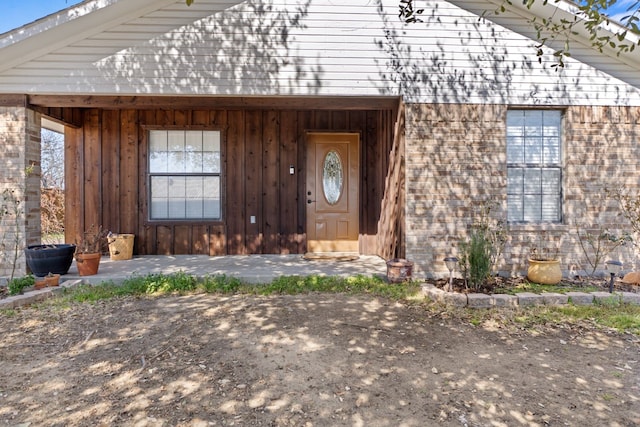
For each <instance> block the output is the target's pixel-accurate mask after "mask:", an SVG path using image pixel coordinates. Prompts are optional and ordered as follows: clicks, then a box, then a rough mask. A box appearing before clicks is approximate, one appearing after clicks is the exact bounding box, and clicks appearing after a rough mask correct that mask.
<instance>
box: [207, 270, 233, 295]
mask: <svg viewBox="0 0 640 427" xmlns="http://www.w3.org/2000/svg"><path fill="white" fill-rule="evenodd" d="M241 286H242V282H241V281H240V279H237V278H235V277H229V276H227V275H224V274H222V275H219V276H213V277H205V279H204V280H203V282H202V288H203V289H204V291H205V292H209V293H216V292H218V293H223V294H232V293H235V292H238V291H239V290H240V287H241Z"/></svg>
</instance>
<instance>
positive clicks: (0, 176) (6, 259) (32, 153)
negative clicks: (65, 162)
mask: <svg viewBox="0 0 640 427" xmlns="http://www.w3.org/2000/svg"><path fill="white" fill-rule="evenodd" d="M40 119H41V117H40V114H39V113H36V112H34V111H32V110H29V109H27V108H25V107H0V135H2V138H3V141H2V142H3V147H2V151H0V161H1V164H2V168H1V169H0V191H3V190H5V189H9V190H10V191H14V192H15V194H16V196H17V197H18V199H19V200H20V201H21V203H20V208H19V215H18V217H17V218H16V217H15V216H14V215H10V214H9V215H6V216H5V217H4V218H3V221H2V222H1V223H0V240H1V243H3V244H4V256H0V260H1V262H0V277H3V278H6V277H8V276H9V275H10V274H11V272H12V269H13V256H12V255H11V253H12V252H13V251H12V249H13V248H14V247H15V243H14V242H16V238H17V241H18V242H19V253H18V255H19V257H18V262H17V264H16V269H15V275H16V276H20V275H23V274H25V273H26V263H25V260H24V254H23V251H22V248H24V246H25V245H27V244H34V243H38V242H40V230H41V228H40ZM31 165H33V169H32V171H31V173H30V174H27V172H26V171H27V168H28V167H29V166H31ZM16 221H17V223H16ZM16 234H17V236H16ZM0 250H3V249H2V248H0ZM0 255H1V254H0Z"/></svg>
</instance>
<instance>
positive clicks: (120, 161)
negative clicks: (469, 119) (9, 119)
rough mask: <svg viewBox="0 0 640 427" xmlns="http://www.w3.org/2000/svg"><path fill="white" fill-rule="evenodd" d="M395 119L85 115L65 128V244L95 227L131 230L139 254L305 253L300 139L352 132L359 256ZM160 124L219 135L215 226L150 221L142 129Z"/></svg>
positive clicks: (256, 113)
mask: <svg viewBox="0 0 640 427" xmlns="http://www.w3.org/2000/svg"><path fill="white" fill-rule="evenodd" d="M49 113H50V114H52V115H53V114H54V113H55V112H52V111H50V112H49ZM63 114H67V115H68V114H69V113H66V112H65V111H61V112H59V115H60V117H62V116H63ZM76 114H77V113H76ZM395 119H396V116H395V112H393V111H388V110H382V111H377V110H371V111H329V110H327V111H324V110H313V111H290V110H263V109H255V110H253V109H246V110H168V109H167V110H164V109H163V110H101V109H87V110H84V112H83V117H82V121H81V123H82V127H81V128H79V129H72V128H68V132H67V140H66V172H67V176H66V178H67V188H66V192H67V197H66V200H67V201H68V205H67V218H66V224H67V241H74V240H76V239H77V237H78V236H79V235H80V234H81V233H82V232H83V230H86V229H87V228H88V227H90V226H91V225H100V224H101V225H103V227H105V228H107V229H109V230H112V231H114V232H119V233H134V234H135V235H136V241H135V249H134V251H135V253H136V254H207V255H223V254H233V255H235V254H259V253H271V254H281V253H303V252H304V251H305V249H306V240H305V239H306V236H305V227H306V224H305V222H306V205H305V201H306V197H305V194H304V191H305V190H304V189H305V182H304V180H305V171H304V165H305V133H306V132H307V131H340V132H343V131H349V132H359V133H360V134H361V138H362V151H361V157H362V159H361V164H362V170H361V177H362V179H361V183H360V192H361V195H362V197H361V206H360V251H361V253H365V254H377V253H380V252H381V249H380V247H382V246H385V245H386V242H385V241H384V239H383V240H380V239H379V238H378V237H377V234H378V222H379V219H380V215H381V211H382V200H383V195H384V192H385V180H386V179H387V171H388V170H389V169H390V167H389V163H390V160H389V153H390V152H391V150H392V144H393V133H394V129H393V124H394V121H395ZM163 127H167V128H174V129H175V128H185V129H188V128H190V127H191V128H202V127H210V128H215V129H220V130H221V131H222V135H223V146H222V161H223V171H222V172H223V181H222V198H223V200H222V203H223V212H224V213H223V220H222V221H209V222H179V221H174V222H161V221H153V222H150V221H148V220H147V218H148V209H149V206H148V201H147V199H148V188H147V183H148V181H147V155H148V154H147V132H148V130H149V129H153V128H163ZM290 166H293V167H294V169H295V173H294V174H293V175H291V174H290V172H289V168H290ZM252 216H254V217H255V219H256V221H255V223H251V217H252ZM386 252H388V249H387V250H385V253H386Z"/></svg>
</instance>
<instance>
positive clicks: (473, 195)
mask: <svg viewBox="0 0 640 427" xmlns="http://www.w3.org/2000/svg"><path fill="white" fill-rule="evenodd" d="M558 108H561V109H563V110H564V111H565V114H564V123H563V128H564V135H563V162H564V171H563V215H564V221H563V223H562V224H553V225H549V226H534V225H526V226H525V225H517V226H516V225H514V226H510V227H509V233H508V242H507V245H506V247H505V251H504V254H503V256H502V258H501V260H500V263H499V265H498V269H499V271H500V272H501V273H502V274H505V275H517V274H521V273H523V272H526V268H527V256H528V253H529V248H530V247H531V244H532V242H533V241H535V239H536V235H537V233H536V232H537V231H539V230H548V231H549V235H551V236H552V238H553V239H554V241H555V242H556V244H557V246H558V247H559V255H560V257H561V262H562V267H563V270H564V273H565V275H574V274H581V273H583V270H584V269H586V268H588V264H587V263H586V260H585V259H584V255H583V252H582V250H581V249H580V246H579V243H578V239H577V230H578V229H577V227H576V223H578V224H579V225H580V227H581V229H583V230H592V231H593V230H595V229H594V227H595V226H597V225H602V226H604V227H607V228H609V229H610V231H613V232H621V231H623V230H626V231H630V230H629V227H628V224H627V222H626V221H625V220H624V219H623V218H622V217H621V216H620V211H619V209H618V207H617V204H616V203H615V201H613V200H611V198H610V197H608V196H607V193H606V189H607V188H613V187H615V186H617V185H625V186H626V187H627V188H629V189H632V190H638V188H639V187H640V172H639V169H640V168H639V166H640V147H639V143H640V142H639V140H638V136H639V135H640V108H638V107H591V106H588V107H580V106H576V107H566V108H563V107H558ZM406 111H407V112H406V123H407V128H406V174H407V176H406V186H407V187H406V192H407V199H406V219H407V227H406V230H407V235H406V248H407V249H406V254H407V258H408V259H410V260H412V261H414V262H415V275H416V276H417V277H433V276H442V275H445V274H448V270H447V269H446V267H445V265H444V262H443V261H442V259H443V258H444V257H445V256H447V255H449V254H456V253H457V247H458V243H459V241H460V239H463V238H465V237H466V236H467V228H468V225H469V224H470V222H471V217H472V213H473V210H474V207H477V206H478V204H479V203H481V202H482V201H485V200H492V201H495V202H497V203H498V211H497V212H496V214H497V215H499V216H500V215H502V216H504V214H505V212H506V176H507V168H506V136H505V134H506V130H505V122H506V112H507V106H505V105H449V104H447V105H443V104H439V105H425V104H413V105H407V110H406ZM638 237H639V236H634V238H636V240H637V238H638ZM612 257H615V258H618V259H620V260H621V261H623V262H624V263H625V270H628V269H632V268H638V265H637V261H636V258H637V249H636V248H634V247H633V246H632V245H627V246H626V247H624V248H621V249H619V250H617V251H616V253H614V254H612Z"/></svg>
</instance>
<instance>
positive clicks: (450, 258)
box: [444, 256, 458, 292]
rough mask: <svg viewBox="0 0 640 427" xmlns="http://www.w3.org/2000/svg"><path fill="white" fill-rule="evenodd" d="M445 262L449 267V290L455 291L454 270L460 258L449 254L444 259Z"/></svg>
mask: <svg viewBox="0 0 640 427" xmlns="http://www.w3.org/2000/svg"><path fill="white" fill-rule="evenodd" d="M444 263H445V264H446V265H447V268H448V269H449V292H453V272H454V270H455V269H456V265H457V264H458V258H456V257H454V256H448V257H446V258H445V259H444Z"/></svg>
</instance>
